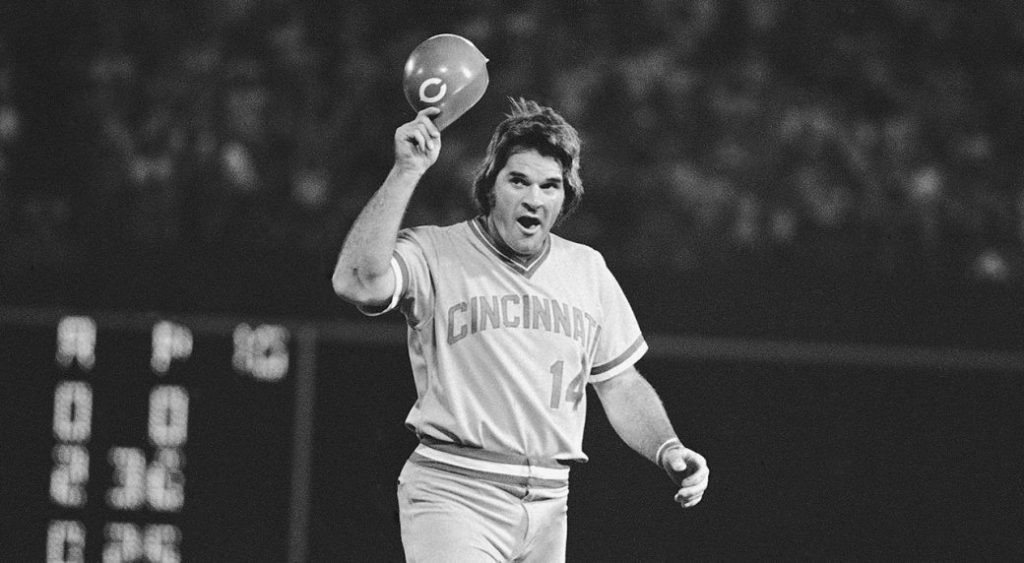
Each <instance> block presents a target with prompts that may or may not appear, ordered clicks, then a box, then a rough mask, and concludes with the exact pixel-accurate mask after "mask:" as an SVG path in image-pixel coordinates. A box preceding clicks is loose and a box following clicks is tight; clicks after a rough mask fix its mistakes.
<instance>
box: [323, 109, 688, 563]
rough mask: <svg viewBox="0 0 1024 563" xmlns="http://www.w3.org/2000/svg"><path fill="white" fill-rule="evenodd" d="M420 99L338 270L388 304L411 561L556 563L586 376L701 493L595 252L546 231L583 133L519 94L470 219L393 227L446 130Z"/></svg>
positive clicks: (342, 278)
mask: <svg viewBox="0 0 1024 563" xmlns="http://www.w3.org/2000/svg"><path fill="white" fill-rule="evenodd" d="M437 113H438V110H437V109H435V108H427V109H424V110H422V111H420V112H419V113H418V114H417V116H416V118H415V119H413V120H412V121H411V122H409V123H406V124H404V125H402V126H400V127H398V129H397V130H396V132H395V138H394V147H395V163H394V166H393V167H392V169H391V171H390V173H389V174H388V176H387V178H386V179H385V181H384V183H383V185H382V186H381V187H380V188H379V189H378V191H377V192H376V193H375V194H374V196H373V197H372V199H371V200H370V201H369V203H368V204H367V205H366V207H365V208H364V209H363V211H362V212H361V214H360V215H359V217H358V218H357V219H356V221H355V223H354V224H353V225H352V228H351V230H350V232H349V233H348V236H347V238H346V240H345V243H344V245H343V247H342V250H341V254H340V256H339V258H338V263H337V266H336V269H335V271H334V276H333V286H334V290H335V292H336V293H337V294H338V295H339V296H340V297H342V298H343V299H345V300H347V301H349V302H351V303H353V304H355V305H356V306H358V307H359V309H360V310H361V311H363V312H364V313H365V314H368V315H376V314H382V313H385V312H387V311H391V310H400V311H401V312H402V314H403V315H404V316H405V319H406V321H407V325H408V349H409V359H410V361H411V366H412V372H413V376H414V378H415V383H416V392H417V397H416V402H415V403H414V404H413V406H412V409H411V410H410V412H409V415H408V417H407V418H406V424H407V425H408V427H409V428H410V429H411V430H412V431H413V432H415V433H416V435H417V437H418V438H419V441H420V444H419V446H418V447H417V448H416V449H415V451H414V452H413V453H412V455H411V456H410V458H409V460H408V462H407V463H406V464H405V467H404V468H403V469H402V472H401V475H400V476H399V483H398V500H399V512H400V521H401V532H402V543H403V547H404V550H405V554H406V557H407V559H408V560H409V561H415V562H422V561H445V562H448V561H543V562H549V561H564V560H565V545H566V499H567V496H568V491H569V486H568V485H569V468H570V467H571V466H572V465H573V464H575V463H581V462H585V461H586V460H587V456H586V454H585V453H584V452H583V449H582V443H583V428H584V419H585V415H586V398H587V395H586V392H585V391H586V387H585V386H586V385H587V384H591V385H593V387H594V389H595V391H596V394H597V396H598V397H599V398H600V401H601V403H602V405H603V407H604V409H605V411H606V413H607V415H608V419H609V421H610V422H611V424H612V426H613V427H614V428H615V430H616V432H617V433H618V434H619V436H621V437H622V439H623V440H624V441H625V442H626V443H627V444H628V445H629V446H630V447H631V448H633V449H634V450H636V451H637V452H639V453H640V454H641V455H643V456H645V457H647V458H648V459H650V460H651V461H652V462H654V463H656V464H657V465H659V466H660V467H662V468H663V469H664V470H665V471H666V472H667V473H668V474H669V476H670V477H671V478H672V479H673V481H674V482H675V483H676V485H677V486H678V490H677V492H676V495H675V500H676V501H678V502H679V503H680V504H681V505H682V506H684V507H691V506H694V505H695V504H697V503H698V502H699V501H700V500H701V497H702V495H703V494H704V490H705V488H706V487H707V482H708V467H707V463H706V462H705V460H704V458H703V457H702V456H701V455H700V454H698V453H696V452H694V451H692V450H690V449H688V448H686V447H684V446H683V445H682V444H681V443H680V441H679V439H678V438H677V436H676V433H675V431H674V430H673V428H672V425H671V423H670V421H669V419H668V417H667V415H666V413H665V410H664V408H663V406H662V404H661V402H660V399H659V398H658V396H657V394H656V393H655V391H654V389H653V388H652V387H651V386H650V384H649V383H648V382H647V381H646V380H645V379H644V378H643V377H642V376H641V375H640V373H639V372H638V371H637V370H636V368H635V367H634V364H635V363H636V361H637V360H639V359H640V358H641V356H643V354H644V353H645V352H646V350H647V344H646V342H645V341H644V338H643V335H642V334H641V331H640V327H639V325H638V323H637V321H636V318H635V316H634V314H633V311H632V309H631V308H630V305H629V303H628V301H627V300H626V297H625V296H624V295H623V292H622V290H621V289H620V287H619V285H618V283H617V282H616V281H615V278H614V277H613V276H612V274H611V272H610V271H609V270H608V268H607V266H606V265H605V262H604V260H603V258H602V257H601V255H600V254H599V253H598V252H597V251H595V250H593V249H591V248H589V247H587V246H584V245H581V244H577V243H573V242H570V241H568V240H566V239H564V238H562V237H559V236H558V235H555V234H553V233H551V228H552V227H553V226H554V225H555V224H556V223H557V222H558V221H559V220H561V219H563V218H565V217H566V216H568V215H569V214H570V213H572V211H573V210H574V209H575V208H576V207H577V205H579V203H580V199H581V196H582V195H583V185H582V183H581V181H580V175H579V157H580V140H579V136H578V134H577V132H576V130H575V129H574V128H573V127H572V126H571V125H570V124H568V123H567V122H566V121H565V120H564V119H563V118H562V117H561V116H560V115H559V114H557V113H556V112H555V111H554V110H552V109H551V108H548V107H543V106H540V105H539V104H537V103H535V102H532V101H526V100H518V101H513V102H512V109H511V113H510V114H509V115H508V116H507V117H506V119H504V120H503V121H502V122H501V123H500V124H499V125H498V126H497V128H496V129H495V131H494V134H493V136H492V138H491V141H490V144H489V146H488V148H487V155H486V158H485V160H484V162H483V164H482V166H481V168H480V171H479V173H478V174H477V177H476V179H475V182H474V196H475V199H476V202H477V204H478V206H479V208H480V214H479V215H478V216H477V217H474V218H472V219H469V220H467V221H464V222H461V223H457V224H454V225H450V226H444V227H442V226H420V227H414V228H406V229H400V223H401V221H402V217H403V215H404V213H405V211H406V208H407V206H408V203H409V200H410V197H411V196H412V193H413V190H414V189H415V187H416V185H417V183H418V181H419V180H420V178H421V177H422V176H423V174H424V173H425V172H426V171H427V169H428V168H429V167H430V166H431V165H432V164H433V163H434V162H435V161H436V160H437V157H438V154H439V151H440V150H441V135H440V132H439V130H438V128H437V127H436V126H435V125H434V123H433V122H432V120H431V117H432V116H435V115H436V114H437Z"/></svg>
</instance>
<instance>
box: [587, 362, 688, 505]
mask: <svg viewBox="0 0 1024 563" xmlns="http://www.w3.org/2000/svg"><path fill="white" fill-rule="evenodd" d="M594 390H595V391H597V396H598V398H600V399H601V404H602V405H603V406H604V410H605V414H607V416H608V422H610V423H611V425H612V428H614V429H615V432H616V433H617V434H618V435H619V437H620V438H622V441H624V442H625V443H626V445H628V446H629V447H631V448H633V449H634V450H635V451H636V452H638V453H639V454H640V455H642V456H644V457H646V458H647V459H649V460H651V461H652V462H654V463H655V464H657V465H658V466H660V467H661V468H662V469H664V470H665V472H666V473H667V474H668V476H669V477H670V478H671V479H672V481H673V482H674V483H675V484H676V486H678V487H679V490H678V491H677V492H676V495H675V500H676V502H678V503H679V504H681V505H682V506H683V507H690V506H693V505H695V504H697V503H698V502H700V499H701V497H703V495H704V490H705V489H706V488H707V486H708V466H707V462H706V461H705V460H704V457H703V456H701V455H700V454H698V453H697V452H695V451H693V450H690V449H688V448H686V447H684V446H683V445H682V443H680V442H679V438H678V437H676V433H675V431H674V430H673V429H672V423H671V422H670V421H669V418H668V414H667V413H666V412H665V407H664V406H663V405H662V403H661V399H660V398H659V397H658V394H657V392H655V390H654V388H653V387H651V384H650V383H648V382H647V380H646V379H644V377H643V376H642V375H640V372H638V371H637V370H636V368H630V369H629V370H628V371H626V372H625V373H621V374H619V375H616V376H615V377H612V378H611V379H607V380H605V381H602V382H599V383H596V384H594Z"/></svg>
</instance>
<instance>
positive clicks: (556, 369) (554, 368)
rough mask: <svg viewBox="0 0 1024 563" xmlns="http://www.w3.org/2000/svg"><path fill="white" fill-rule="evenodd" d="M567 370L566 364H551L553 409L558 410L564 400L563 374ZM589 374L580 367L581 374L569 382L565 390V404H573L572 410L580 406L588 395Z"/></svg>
mask: <svg viewBox="0 0 1024 563" xmlns="http://www.w3.org/2000/svg"><path fill="white" fill-rule="evenodd" d="M564 369H565V362H563V361H562V360H558V361H557V362H555V363H553V364H551V408H553V409H557V408H558V406H559V404H560V403H561V399H562V372H563V371H564ZM586 375H587V372H586V371H585V370H584V368H583V366H580V372H579V373H578V374H576V377H574V378H572V381H570V382H569V387H568V388H567V389H566V390H565V402H567V403H572V408H573V409H576V408H577V407H579V406H580V401H581V400H582V399H583V396H584V394H585V393H586V384H587V379H586Z"/></svg>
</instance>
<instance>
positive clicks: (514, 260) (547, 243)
mask: <svg viewBox="0 0 1024 563" xmlns="http://www.w3.org/2000/svg"><path fill="white" fill-rule="evenodd" d="M485 221H486V218H485V217H484V216H483V215H480V216H477V217H476V218H474V219H471V220H470V221H469V229H470V230H471V231H473V233H474V234H475V235H476V237H477V238H478V239H480V242H482V243H483V245H484V247H485V248H487V250H488V251H489V252H490V253H491V254H493V255H494V256H496V257H497V258H498V259H499V260H501V261H502V262H503V263H504V264H505V265H506V266H508V267H509V268H511V269H512V270H514V271H515V272H517V273H519V274H521V275H523V276H525V277H527V278H530V277H532V276H533V274H534V272H536V271H537V269H538V268H540V265H541V264H543V263H544V261H545V260H547V257H548V255H549V254H551V234H550V233H549V234H548V237H547V239H545V240H544V248H542V249H541V251H540V252H538V253H537V254H536V255H534V256H531V257H529V258H526V259H523V258H520V257H518V256H515V255H513V254H512V253H511V252H509V251H507V250H505V245H504V244H502V243H500V242H499V241H497V240H495V239H494V237H492V236H491V233H490V231H488V230H487V224H486V223H485Z"/></svg>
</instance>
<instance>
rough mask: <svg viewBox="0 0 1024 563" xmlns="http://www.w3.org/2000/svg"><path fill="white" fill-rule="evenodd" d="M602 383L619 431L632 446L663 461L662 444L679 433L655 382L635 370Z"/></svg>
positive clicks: (611, 418) (609, 412)
mask: <svg viewBox="0 0 1024 563" xmlns="http://www.w3.org/2000/svg"><path fill="white" fill-rule="evenodd" d="M619 378H622V379H621V380H620V381H615V380H616V379H619ZM599 385H600V386H599V387H597V390H598V395H599V397H600V398H601V402H602V404H603V405H604V410H605V413H606V415H607V416H608V421H609V422H610V423H611V425H612V428H614V429H615V432H616V433H617V434H618V435H619V437H620V438H622V441H623V442H625V443H626V445H628V446H629V447H630V448H632V449H634V450H636V451H637V452H638V453H639V454H640V455H642V456H644V457H646V458H647V459H649V460H651V461H652V462H654V463H659V460H658V451H659V448H660V447H661V446H662V445H664V444H665V443H666V441H668V440H670V439H673V438H675V437H676V433H675V430H674V429H673V428H672V423H671V421H670V420H669V418H668V414H667V413H666V412H665V407H664V406H663V405H662V402H661V399H660V398H659V397H658V394H657V392H655V390H654V388H653V387H651V384H650V383H648V382H647V380H646V379H644V378H643V376H641V375H640V374H639V372H636V371H635V370H634V371H632V372H631V373H625V374H621V375H619V376H616V377H614V378H612V379H611V380H609V381H607V382H603V383H601V384H599Z"/></svg>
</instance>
